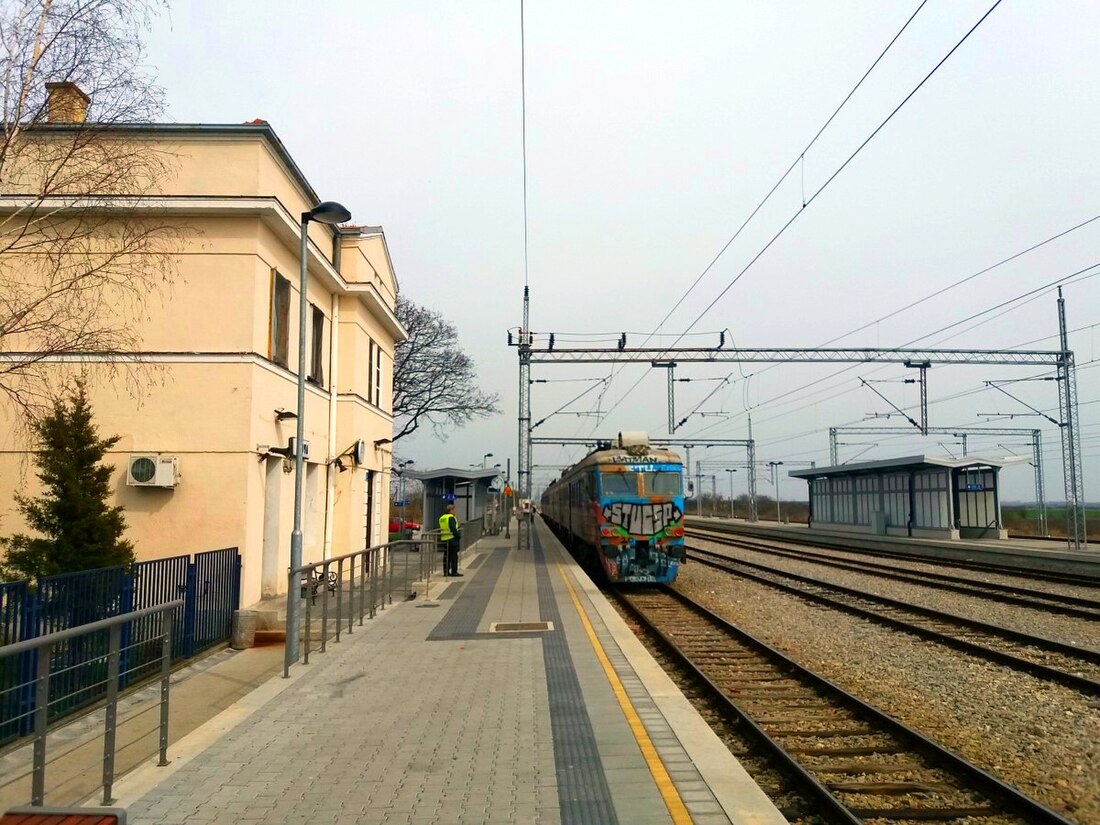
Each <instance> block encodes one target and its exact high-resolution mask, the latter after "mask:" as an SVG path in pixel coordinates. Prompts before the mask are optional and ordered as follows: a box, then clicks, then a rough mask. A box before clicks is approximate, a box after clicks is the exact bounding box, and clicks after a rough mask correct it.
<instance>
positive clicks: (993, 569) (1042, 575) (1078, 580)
mask: <svg viewBox="0 0 1100 825" xmlns="http://www.w3.org/2000/svg"><path fill="white" fill-rule="evenodd" d="M687 533H688V534H689V535H690V534H692V533H695V534H698V535H699V536H700V537H703V536H704V534H706V536H708V537H709V536H711V535H717V536H721V537H723V538H729V537H731V536H736V537H737V538H738V539H744V540H746V541H758V542H761V543H763V542H766V541H769V539H764V538H757V537H754V536H745V535H742V534H739V533H736V532H734V531H732V530H723V529H721V528H720V527H716V526H713V525H712V526H710V527H709V529H704V528H701V527H690V526H689V527H688V528H687ZM770 541H775V542H783V543H786V544H796V545H803V546H807V547H813V548H817V549H826V550H828V549H834V550H839V551H840V552H847V553H859V554H860V555H861V556H868V557H875V558H883V559H891V560H894V561H902V562H909V563H911V564H928V563H929V562H930V561H932V559H930V558H929V557H928V556H923V555H920V554H917V553H906V552H903V551H900V550H884V549H882V548H879V547H865V546H862V544H854V545H853V547H852V548H851V549H849V550H843V549H841V548H836V547H831V546H830V545H826V544H821V543H818V542H815V541H814V540H813V537H810V536H799V535H791V536H784V537H783V538H782V539H779V538H776V539H771V540H770ZM851 541H852V542H862V541H866V538H863V539H861V538H860V536H859V535H858V534H853V536H852V539H851ZM934 561H935V562H936V564H937V565H939V566H940V567H951V568H955V569H958V570H973V571H976V572H980V573H996V574H999V575H1004V576H1016V577H1017V578H1027V579H1031V580H1032V581H1044V582H1050V583H1051V584H1068V585H1072V586H1074V587H1089V588H1098V589H1100V578H1090V577H1087V576H1080V575H1073V574H1069V573H1058V572H1055V571H1051V570H1029V569H1024V568H1021V567H1013V566H1012V565H1008V564H997V563H996V562H990V561H978V560H974V559H948V558H936V559H934Z"/></svg>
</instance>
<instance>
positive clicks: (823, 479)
mask: <svg viewBox="0 0 1100 825" xmlns="http://www.w3.org/2000/svg"><path fill="white" fill-rule="evenodd" d="M1023 460H1024V459H1016V458H1010V459H996V458H978V457H973V456H971V457H965V458H957V459H956V458H940V457H936V456H925V455H915V456H906V457H904V458H892V459H886V460H883V461H862V462H859V463H853V464H840V465H837V466H835V467H815V468H811V469H808V470H792V471H791V472H790V473H788V475H789V476H790V477H791V478H803V479H805V480H806V482H807V483H808V485H809V500H810V527H811V528H813V529H820V530H847V531H851V532H860V533H872V534H876V535H880V536H915V537H922V538H948V539H959V538H965V539H978V538H985V539H990V538H997V539H1004V538H1008V531H1007V530H1005V529H1004V527H1003V524H1002V522H1001V498H1000V490H999V483H1000V471H1001V469H1002V468H1003V467H1006V466H1008V465H1011V464H1018V463H1021V462H1022V461H1023Z"/></svg>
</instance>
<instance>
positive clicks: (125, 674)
mask: <svg viewBox="0 0 1100 825" xmlns="http://www.w3.org/2000/svg"><path fill="white" fill-rule="evenodd" d="M183 605H184V600H183V599H176V600H175V601H172V602H168V603H166V604H161V605H156V606H154V607H146V608H143V609H141V610H134V611H132V612H130V613H125V614H123V615H119V616H111V617H110V618H106V619H100V620H98V621H94V622H89V623H88V624H83V625H79V626H77V627H70V628H67V629H65V630H60V631H58V632H56V633H49V634H47V635H45V636H38V637H36V638H34V639H28V640H26V641H21V642H15V643H13V644H9V645H4V646H3V647H0V668H18V669H19V670H20V671H26V670H29V671H30V672H31V673H33V675H29V674H27V673H25V672H24V673H23V676H24V678H23V680H22V681H21V682H19V683H17V684H14V685H11V686H10V687H6V689H5V691H4V692H5V693H6V692H9V691H14V692H18V694H19V695H20V696H21V697H22V701H21V703H20V707H21V712H20V713H19V716H18V718H23V717H27V718H29V719H31V720H32V721H33V757H32V760H31V804H32V805H35V806H41V805H42V804H43V802H44V800H45V795H46V734H47V731H48V729H49V720H50V715H51V706H56V705H59V704H60V705H64V704H67V703H71V702H73V701H78V700H79V697H78V696H77V694H80V693H82V692H85V691H88V690H90V689H94V688H99V687H103V688H105V690H106V698H105V700H104V702H105V704H104V709H105V714H104V724H103V774H102V784H103V804H104V805H108V804H110V802H111V789H112V786H113V784H114V771H115V753H116V749H115V733H116V730H117V727H118V696H119V690H120V687H121V686H122V685H123V684H124V683H125V681H126V680H127V679H128V678H129V677H131V676H133V674H134V671H136V670H139V669H141V668H148V665H149V657H148V656H147V655H145V654H146V653H147V651H148V650H149V649H150V647H153V646H157V645H159V647H160V655H159V662H160V702H159V707H160V721H159V723H158V728H157V729H158V731H159V753H160V761H159V764H160V765H167V764H168V688H169V676H170V674H171V665H172V639H173V633H172V631H173V620H174V614H175V612H176V611H177V610H179V609H181V608H182V607H183ZM158 616H159V619H160V621H159V622H156V621H155V617H158ZM124 631H125V633H124ZM124 635H125V637H126V642H125V643H124V642H123V638H124ZM132 662H136V664H133V666H132V667H131V666H130V664H131V663H132ZM28 665H29V667H28ZM74 672H81V676H82V678H80V679H72V678H71V674H73V673H74ZM58 685H60V686H61V688H62V689H61V690H58V689H57V686H58ZM51 688H54V689H53V690H51ZM24 776H25V774H24Z"/></svg>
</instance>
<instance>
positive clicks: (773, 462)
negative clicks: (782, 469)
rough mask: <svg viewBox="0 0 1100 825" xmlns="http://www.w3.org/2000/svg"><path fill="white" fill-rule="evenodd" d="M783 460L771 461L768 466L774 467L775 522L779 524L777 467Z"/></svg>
mask: <svg viewBox="0 0 1100 825" xmlns="http://www.w3.org/2000/svg"><path fill="white" fill-rule="evenodd" d="M782 463H783V462H782V461H769V462H768V466H769V467H771V468H772V485H773V486H774V487H775V523H776V524H779V522H780V518H779V472H778V471H777V470H776V467H778V466H780V465H781V464H782Z"/></svg>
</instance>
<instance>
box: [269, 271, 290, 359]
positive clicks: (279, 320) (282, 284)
mask: <svg viewBox="0 0 1100 825" xmlns="http://www.w3.org/2000/svg"><path fill="white" fill-rule="evenodd" d="M268 355H270V357H271V360H272V361H274V362H275V363H276V364H278V365H279V366H282V367H285V366H287V365H288V364H289V356H290V281H288V280H287V279H286V278H284V277H283V276H282V275H280V274H279V273H278V272H276V271H275V270H271V340H270V341H268Z"/></svg>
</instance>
